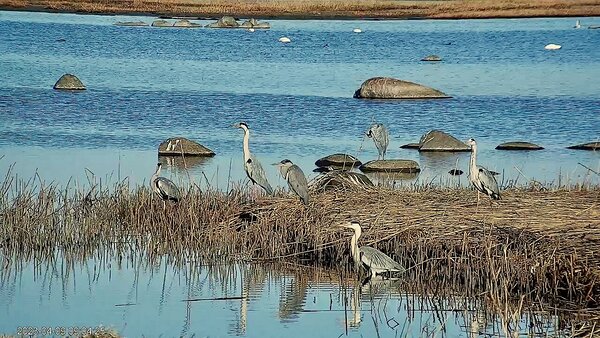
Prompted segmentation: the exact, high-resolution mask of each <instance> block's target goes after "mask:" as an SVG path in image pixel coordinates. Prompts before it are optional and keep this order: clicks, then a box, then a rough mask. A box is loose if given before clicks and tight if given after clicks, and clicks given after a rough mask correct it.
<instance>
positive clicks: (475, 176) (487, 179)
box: [467, 139, 500, 207]
mask: <svg viewBox="0 0 600 338" xmlns="http://www.w3.org/2000/svg"><path fill="white" fill-rule="evenodd" d="M467 145H469V146H470V147H471V160H470V161H469V181H471V183H472V184H473V186H474V187H475V189H477V207H479V193H484V194H486V195H488V196H490V198H491V199H492V200H499V199H500V189H499V188H498V182H496V178H495V177H494V175H492V173H491V172H490V171H489V170H487V169H486V168H485V167H482V166H480V165H477V142H475V140H474V139H469V140H468V141H467ZM490 203H491V201H490Z"/></svg>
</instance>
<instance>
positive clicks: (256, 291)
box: [0, 257, 555, 337]
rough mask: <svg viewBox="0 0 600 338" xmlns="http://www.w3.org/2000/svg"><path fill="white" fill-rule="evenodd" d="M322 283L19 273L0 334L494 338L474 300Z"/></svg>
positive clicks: (9, 280)
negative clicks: (29, 330)
mask: <svg viewBox="0 0 600 338" xmlns="http://www.w3.org/2000/svg"><path fill="white" fill-rule="evenodd" d="M34 266H35V267H34ZM331 278H332V277H331V276H330V275H329V274H327V273H322V272H321V273H319V272H318V271H310V272H309V273H308V274H307V273H305V272H294V269H287V270H286V269H285V268H284V269H281V268H277V267H273V266H270V267H261V266H256V265H254V266H246V265H218V266H212V267H207V266H201V265H196V264H187V265H186V266H184V267H181V268H173V267H172V266H171V265H170V264H168V263H166V262H165V261H164V260H163V261H159V262H155V263H152V264H150V263H148V262H147V261H145V258H142V257H124V259H122V260H100V261H97V260H90V261H85V262H83V263H75V264H73V262H72V261H69V260H62V259H58V260H56V261H54V262H52V263H42V264H33V263H30V264H19V266H13V267H11V269H2V270H0V314H1V316H0V318H1V320H0V332H2V333H5V334H16V333H17V332H19V331H18V330H19V327H34V328H37V329H39V330H44V332H48V330H49V328H52V330H57V329H59V328H64V329H66V330H67V331H68V330H72V329H73V328H74V327H77V328H85V329H87V328H92V330H97V329H98V328H99V327H104V328H109V329H112V330H114V331H116V332H119V334H120V335H121V336H122V337H141V336H146V337H160V336H163V337H192V336H199V337H228V336H246V337H284V336H288V337H307V336H312V337H341V336H344V337H373V336H375V335H377V336H379V337H432V336H436V337H477V336H478V334H477V333H479V332H481V333H482V334H483V333H486V334H489V335H491V336H501V335H502V334H501V333H500V332H499V321H498V319H493V317H491V316H490V315H489V314H488V316H484V314H485V312H484V311H485V310H484V307H483V305H482V304H480V303H477V302H475V301H473V300H467V299H465V298H461V297H458V296H454V297H452V296H448V297H449V298H438V297H428V296H419V295H415V294H409V293H406V292H403V291H402V289H401V287H399V284H398V283H397V282H394V281H379V282H373V283H371V284H367V285H365V286H360V285H357V284H354V283H352V282H349V281H347V280H346V281H342V282H340V280H335V279H334V280H332V279H331ZM187 300H193V301H187ZM478 304H479V305H478ZM486 317H487V318H486ZM538 320H539V318H538ZM546 321H548V317H547V318H546ZM514 324H516V325H515V326H514V330H515V331H517V332H522V333H523V334H525V333H527V332H538V333H542V332H549V333H551V334H552V333H554V332H555V330H554V329H552V327H551V326H550V327H547V328H546V329H541V330H542V331H540V329H539V328H536V329H530V328H528V324H529V319H528V318H527V317H525V318H524V319H523V320H522V321H519V322H517V323H514ZM537 325H539V322H538V324H537ZM43 328H45V329H43ZM530 330H531V331H530ZM472 331H474V332H476V333H475V335H473V334H470V332H472ZM54 332H56V331H54Z"/></svg>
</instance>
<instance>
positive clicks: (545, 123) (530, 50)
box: [0, 12, 600, 189]
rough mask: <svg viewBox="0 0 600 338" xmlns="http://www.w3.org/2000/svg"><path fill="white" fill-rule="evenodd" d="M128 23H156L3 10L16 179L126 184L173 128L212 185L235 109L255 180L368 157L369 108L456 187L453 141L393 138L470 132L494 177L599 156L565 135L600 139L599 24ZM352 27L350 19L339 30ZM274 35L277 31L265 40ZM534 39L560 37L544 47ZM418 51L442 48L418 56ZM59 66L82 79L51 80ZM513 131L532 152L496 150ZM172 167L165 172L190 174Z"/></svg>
mask: <svg viewBox="0 0 600 338" xmlns="http://www.w3.org/2000/svg"><path fill="white" fill-rule="evenodd" d="M140 19H142V20H145V21H146V22H151V21H152V20H153V18H150V17H142V18H139V17H121V16H89V15H86V16H81V15H71V14H45V13H23V12H0V32H3V34H0V73H1V74H2V79H3V85H2V86H1V88H0V116H1V119H2V123H1V124H0V156H2V155H4V158H3V159H2V160H0V171H1V172H5V171H6V169H7V168H8V166H9V165H11V164H13V163H16V166H15V172H16V173H19V174H21V176H25V177H29V176H31V175H32V174H33V173H34V172H35V171H36V170H37V171H38V172H39V174H40V175H41V177H42V178H44V179H47V180H50V181H56V182H59V183H64V182H66V181H67V180H68V179H69V178H74V179H77V180H85V179H84V178H85V168H87V169H89V170H91V172H93V173H94V174H95V175H96V176H97V177H102V178H110V179H112V180H113V181H116V180H117V179H118V178H120V179H122V178H124V177H129V178H130V180H131V182H133V183H141V182H143V181H144V180H147V179H148V177H149V176H150V175H151V173H152V171H153V170H154V165H155V163H156V161H157V158H156V150H157V147H158V144H159V143H160V142H161V141H163V140H164V139H166V138H168V137H173V136H184V137H188V138H191V139H194V140H197V141H199V142H201V143H202V144H204V145H206V146H207V147H209V148H211V149H213V150H214V151H215V152H216V153H217V156H216V157H215V158H212V159H208V160H206V161H195V162H194V161H188V163H187V167H188V168H189V174H190V177H191V179H192V180H194V181H195V182H199V181H206V178H208V181H210V184H211V185H213V186H218V187H219V188H222V189H225V188H226V185H227V183H228V182H230V181H239V180H241V179H243V178H244V173H243V170H242V164H241V163H242V161H241V140H242V132H241V130H237V129H233V128H230V126H231V125H232V124H233V123H235V122H239V121H246V122H247V123H248V124H249V125H250V127H251V129H252V135H251V149H252V151H253V152H254V153H255V154H256V155H257V156H258V157H259V158H260V159H261V160H262V162H263V164H264V165H266V166H267V168H266V170H267V174H268V176H269V178H270V180H271V181H272V182H273V183H274V184H275V185H283V183H284V182H283V181H282V180H281V179H280V178H278V177H277V175H276V172H275V170H274V168H273V167H271V166H268V164H271V163H274V162H278V161H280V160H282V159H283V158H289V159H290V160H292V161H293V162H295V163H297V164H299V165H300V166H301V167H302V168H303V169H304V171H305V172H306V173H307V174H308V173H310V176H311V177H314V176H316V174H314V173H312V172H311V171H312V169H313V168H314V161H315V160H316V159H318V158H320V157H322V156H325V155H328V154H331V153H336V152H347V153H351V154H354V155H357V156H358V157H359V159H361V160H362V161H363V162H366V161H368V160H371V159H375V158H376V155H377V153H376V149H375V147H374V145H373V144H372V142H371V140H370V139H365V138H364V136H362V135H363V133H364V131H365V130H366V129H367V128H368V125H369V124H370V123H371V121H373V120H376V121H379V122H383V123H385V124H386V125H387V126H388V127H389V129H390V131H391V144H390V149H389V150H388V157H389V158H407V159H414V160H416V161H418V162H419V164H420V166H421V168H422V170H423V171H422V173H421V174H420V175H419V177H418V179H419V180H420V181H421V182H430V181H434V182H442V183H448V182H450V183H454V182H455V181H456V180H457V179H456V178H452V177H451V176H450V175H449V174H448V173H447V172H448V170H449V169H452V168H454V167H455V166H458V168H460V169H463V170H465V171H466V164H467V162H468V154H458V155H457V154H444V155H427V154H419V153H418V152H416V151H414V150H404V149H400V148H399V147H400V145H402V144H405V143H408V142H415V141H417V140H418V139H419V137H420V136H421V135H422V134H423V133H424V132H426V131H428V130H430V129H442V130H445V131H447V132H450V133H452V134H453V135H455V136H457V137H458V138H460V139H464V140H466V139H468V138H470V137H473V138H475V139H477V140H478V141H479V148H480V156H479V160H480V163H482V164H484V165H486V166H487V167H488V168H489V169H492V170H495V171H497V172H500V173H503V176H501V177H500V178H499V180H500V181H504V182H508V181H510V180H517V181H518V182H522V183H525V182H526V181H527V180H529V179H536V180H539V181H543V182H554V183H557V182H558V181H559V180H561V183H568V182H571V183H573V182H592V183H597V182H598V178H599V177H600V176H598V175H595V174H593V173H592V172H591V171H589V170H587V169H586V168H584V167H583V166H582V165H585V166H587V167H589V168H591V169H593V170H595V171H598V170H599V169H600V153H599V152H587V151H574V150H567V149H565V147H566V146H569V145H573V144H578V143H583V142H591V141H596V140H598V139H599V138H600V81H598V79H599V78H600V49H598V45H599V44H600V31H598V30H590V29H573V28H572V27H573V24H574V19H570V18H569V19H521V20H466V21H460V20H457V21H306V20H305V21H279V20H275V21H271V24H272V29H270V30H267V31H256V32H254V33H251V32H248V31H246V30H210V29H158V28H151V27H118V26H114V25H113V23H114V22H116V21H125V20H140ZM598 22H600V18H586V19H584V20H583V23H584V26H585V24H586V23H589V24H594V23H598ZM201 23H206V22H201ZM354 27H360V28H361V29H362V30H363V33H361V34H355V33H352V29H353V28H354ZM283 35H285V36H289V37H290V38H291V39H292V43H290V44H286V45H284V44H281V43H279V42H278V41H277V39H278V38H279V37H280V36H283ZM547 43H558V44H561V45H562V46H563V48H562V49H561V50H558V51H547V50H544V48H543V47H544V45H546V44H547ZM428 54H438V55H441V56H442V57H443V59H444V61H443V62H441V63H436V64H431V63H424V62H420V61H419V60H420V59H421V58H422V57H424V56H425V55H428ZM67 72H70V73H74V74H76V75H78V76H79V77H80V79H81V80H82V81H83V82H84V83H85V84H86V85H87V87H88V90H87V91H85V92H81V93H68V92H67V93H65V92H56V91H53V90H52V85H53V84H54V82H55V81H56V80H57V79H58V78H59V77H60V76H61V75H62V74H64V73H67ZM373 76H392V77H397V78H401V79H406V80H411V81H415V82H418V83H423V84H425V85H429V86H432V87H434V88H438V89H440V90H443V91H444V92H446V93H448V94H449V95H451V96H453V98H452V99H449V100H433V101H431V100H417V101H393V102H382V101H365V100H357V99H353V98H352V94H353V92H354V90H355V89H356V88H358V87H359V86H360V84H361V83H362V81H364V80H366V79H367V78H370V77H373ZM512 140H525V141H531V142H534V143H537V144H540V145H542V146H544V147H545V148H546V149H545V150H543V151H536V152H506V151H504V152H503V151H497V150H494V147H495V146H496V145H497V144H499V143H502V142H506V141H512ZM457 160H458V162H457ZM579 163H581V164H582V165H580V164H579ZM173 168H174V169H178V168H177V167H173ZM230 168H231V170H230ZM179 169H181V168H179ZM187 174H188V173H187V172H185V170H173V171H171V172H170V173H169V172H168V171H167V174H166V175H172V176H171V177H176V178H180V179H182V180H187V177H188V176H187ZM205 177H206V178H205ZM461 180H462V182H464V181H466V178H465V177H463V178H461Z"/></svg>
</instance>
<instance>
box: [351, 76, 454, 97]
mask: <svg viewBox="0 0 600 338" xmlns="http://www.w3.org/2000/svg"><path fill="white" fill-rule="evenodd" d="M354 97H355V98H362V99H446V98H449V97H450V96H448V95H446V94H444V93H442V92H441V91H439V90H436V89H433V88H429V87H425V86H422V85H420V84H416V83H413V82H410V81H404V80H398V79H393V78H390V77H374V78H371V79H368V80H367V81H365V82H363V83H362V85H361V86H360V88H359V89H357V90H356V92H354Z"/></svg>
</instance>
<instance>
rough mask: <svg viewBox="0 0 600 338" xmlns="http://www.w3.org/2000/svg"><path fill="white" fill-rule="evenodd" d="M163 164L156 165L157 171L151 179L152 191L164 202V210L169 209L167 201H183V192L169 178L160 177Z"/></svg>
mask: <svg viewBox="0 0 600 338" xmlns="http://www.w3.org/2000/svg"><path fill="white" fill-rule="evenodd" d="M161 167H162V163H158V164H157V165H156V171H155V172H154V175H152V178H151V179H150V184H151V185H152V191H154V192H155V193H156V194H157V195H158V197H160V199H161V200H162V201H163V209H166V207H167V201H173V202H179V201H180V200H181V192H180V191H179V188H177V185H175V183H173V181H171V180H170V179H168V178H165V177H161V176H158V175H159V174H160V168H161Z"/></svg>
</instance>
